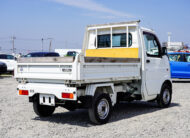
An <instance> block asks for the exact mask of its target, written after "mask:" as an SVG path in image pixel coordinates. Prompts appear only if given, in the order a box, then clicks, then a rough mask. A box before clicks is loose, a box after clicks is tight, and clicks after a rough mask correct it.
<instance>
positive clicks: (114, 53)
mask: <svg viewBox="0 0 190 138" xmlns="http://www.w3.org/2000/svg"><path fill="white" fill-rule="evenodd" d="M86 57H111V58H138V57H139V56H138V48H112V49H111V48H110V49H87V50H86Z"/></svg>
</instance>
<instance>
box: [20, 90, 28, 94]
mask: <svg viewBox="0 0 190 138" xmlns="http://www.w3.org/2000/svg"><path fill="white" fill-rule="evenodd" d="M19 95H28V90H19Z"/></svg>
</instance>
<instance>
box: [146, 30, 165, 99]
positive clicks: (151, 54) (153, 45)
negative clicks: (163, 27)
mask: <svg viewBox="0 0 190 138" xmlns="http://www.w3.org/2000/svg"><path fill="white" fill-rule="evenodd" d="M143 36H144V44H145V48H146V56H145V59H146V60H145V61H146V63H145V71H146V73H145V74H146V75H145V76H146V77H145V79H146V80H145V81H146V82H145V84H146V90H147V93H148V95H149V96H151V95H156V94H159V93H160V89H161V85H162V84H161V83H162V77H163V75H165V72H166V70H167V65H165V63H168V62H166V61H165V60H168V59H167V57H164V56H163V58H162V55H161V45H160V43H159V41H158V39H157V37H156V36H155V35H154V34H152V33H148V32H143Z"/></svg>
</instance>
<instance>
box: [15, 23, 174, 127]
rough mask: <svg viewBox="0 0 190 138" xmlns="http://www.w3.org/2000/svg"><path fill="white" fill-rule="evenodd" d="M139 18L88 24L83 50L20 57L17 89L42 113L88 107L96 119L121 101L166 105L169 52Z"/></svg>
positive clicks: (103, 118) (101, 121)
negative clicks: (79, 51) (57, 55)
mask: <svg viewBox="0 0 190 138" xmlns="http://www.w3.org/2000/svg"><path fill="white" fill-rule="evenodd" d="M139 23H140V22H139V21H133V22H121V23H109V24H100V25H89V26H87V28H86V32H85V36H84V42H83V48H82V52H81V53H80V54H77V55H76V56H74V57H73V56H71V57H54V58H53V57H50V58H35V59H34V58H27V59H22V58H21V59H18V64H17V67H16V71H15V77H16V79H17V81H18V82H19V83H20V84H19V85H18V88H17V91H18V94H19V95H28V97H29V101H30V102H33V106H34V111H35V113H36V114H37V115H39V116H41V117H43V116H49V115H51V114H53V112H54V110H55V108H56V107H57V106H61V107H64V108H66V109H69V110H74V109H77V108H87V109H88V112H89V118H90V120H91V121H92V122H93V123H95V124H104V123H107V122H108V120H109V118H110V115H111V111H112V107H113V106H114V105H115V104H117V103H118V102H120V101H133V100H141V101H157V103H158V105H159V106H160V107H168V106H169V105H170V103H171V98H172V83H171V77H170V66H169V61H168V57H167V56H166V53H165V52H163V50H162V48H161V45H160V42H159V40H158V38H157V36H156V34H155V32H154V31H152V30H150V29H146V28H142V27H140V25H139Z"/></svg>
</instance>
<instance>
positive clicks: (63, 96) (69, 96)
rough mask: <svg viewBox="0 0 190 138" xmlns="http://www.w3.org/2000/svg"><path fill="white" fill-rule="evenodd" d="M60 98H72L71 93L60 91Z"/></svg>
mask: <svg viewBox="0 0 190 138" xmlns="http://www.w3.org/2000/svg"><path fill="white" fill-rule="evenodd" d="M62 98H67V99H73V98H74V95H73V93H62Z"/></svg>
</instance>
